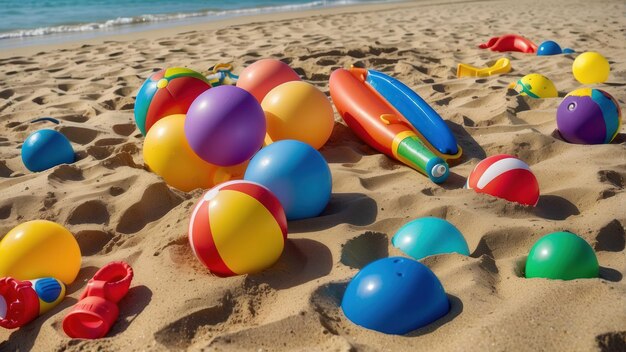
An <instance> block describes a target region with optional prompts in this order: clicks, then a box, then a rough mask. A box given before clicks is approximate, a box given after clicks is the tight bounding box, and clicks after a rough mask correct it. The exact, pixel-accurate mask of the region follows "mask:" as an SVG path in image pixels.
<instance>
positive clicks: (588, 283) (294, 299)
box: [0, 0, 626, 351]
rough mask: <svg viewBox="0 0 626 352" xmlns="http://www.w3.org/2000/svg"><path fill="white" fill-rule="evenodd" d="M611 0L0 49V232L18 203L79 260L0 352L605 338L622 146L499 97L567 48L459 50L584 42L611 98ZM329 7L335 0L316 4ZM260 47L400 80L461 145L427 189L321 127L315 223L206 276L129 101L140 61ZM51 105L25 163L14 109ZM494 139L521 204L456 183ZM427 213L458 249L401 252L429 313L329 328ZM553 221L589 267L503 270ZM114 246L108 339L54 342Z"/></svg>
mask: <svg viewBox="0 0 626 352" xmlns="http://www.w3.org/2000/svg"><path fill="white" fill-rule="evenodd" d="M624 11H625V7H624V4H623V2H622V1H602V2H600V1H597V2H590V1H581V0H575V1H566V0H558V1H550V2H547V1H546V2H544V1H533V0H531V1H523V2H519V1H470V2H458V3H453V2H445V3H442V4H434V3H433V2H421V3H420V2H415V3H410V4H403V5H401V6H400V5H384V6H380V5H378V6H376V7H362V8H349V9H343V10H341V11H340V10H334V11H322V12H315V13H308V14H304V15H303V14H300V15H299V18H297V19H293V18H292V19H290V18H289V17H290V16H291V17H293V16H295V15H293V14H292V15H290V16H288V15H281V16H282V17H281V18H271V21H263V20H262V19H255V20H254V22H253V23H247V22H250V21H247V22H246V21H245V20H238V21H239V22H236V23H231V24H228V22H224V23H222V24H221V25H220V26H219V27H216V26H215V25H207V26H206V28H203V27H202V26H196V27H194V28H192V29H185V30H181V29H168V30H167V31H160V32H156V33H135V34H133V35H132V36H127V37H124V38H113V39H110V38H109V39H105V40H104V41H103V40H102V39H100V40H94V41H90V42H89V43H87V44H83V43H78V44H67V45H62V46H59V47H57V48H51V47H46V48H41V49H40V50H36V49H34V48H29V49H28V50H27V51H28V52H27V51H24V50H22V51H20V50H15V51H13V52H6V51H5V52H3V53H2V57H3V58H2V59H0V123H1V126H2V127H1V128H2V133H1V135H0V190H1V193H2V198H1V199H0V234H5V233H6V232H7V231H8V230H10V229H11V228H12V227H14V226H16V225H17V224H19V223H21V222H24V221H27V220H32V219H39V218H42V219H49V220H53V221H57V222H59V223H61V224H63V225H65V226H67V228H68V229H69V230H70V231H72V233H74V234H75V236H76V238H77V239H78V242H79V244H80V246H81V249H82V253H83V268H82V270H81V272H80V275H79V278H78V279H77V281H76V282H75V283H74V284H72V285H71V286H70V287H69V297H68V298H67V299H66V300H65V301H64V302H63V303H62V304H61V305H60V306H58V307H57V308H55V309H53V310H52V311H51V312H49V313H47V314H45V315H44V316H42V317H40V318H38V319H37V320H36V321H34V322H32V323H31V324H29V325H27V326H26V327H24V328H22V329H20V330H16V331H7V330H0V350H1V351H15V350H20V351H29V350H34V351H95V350H99V351H115V350H124V351H135V350H148V351H153V350H154V351H161V350H191V351H196V350H246V351H250V350H252V351H256V350H264V351H276V350H303V351H312V350H318V351H415V350H423V351H431V350H437V351H488V350H492V351H515V350H517V351H522V350H528V351H540V350H546V351H593V350H612V348H613V350H619V349H620V348H622V350H623V348H624V346H625V344H626V342H625V340H626V285H625V284H624V279H623V276H624V274H626V255H625V254H626V252H625V250H624V247H625V234H624V224H625V223H626V211H625V208H626V192H625V191H624V186H625V179H626V149H625V148H624V147H625V137H624V134H623V131H624V128H623V127H622V133H621V134H620V135H618V137H617V138H616V140H615V141H614V142H613V143H612V144H610V145H600V146H582V145H572V144H568V143H565V142H563V141H562V140H560V139H559V138H557V137H556V134H555V133H554V132H555V129H556V123H555V114H556V109H557V107H558V105H559V103H560V101H561V99H560V98H553V99H542V100H534V99H531V98H528V97H520V96H517V95H515V94H511V93H510V92H509V93H507V89H506V86H507V85H508V84H509V83H510V82H511V81H515V80H517V79H518V78H520V77H522V76H523V75H525V74H528V73H533V72H537V73H542V74H544V75H546V76H548V77H550V78H551V79H552V80H553V81H554V83H555V84H556V86H557V88H558V90H559V92H560V94H561V96H563V95H564V94H566V93H567V92H569V91H571V90H573V89H576V88H578V87H579V86H580V85H579V83H578V82H576V81H575V79H574V77H573V76H572V74H571V70H570V68H571V64H572V61H573V59H574V57H575V56H573V55H561V56H554V57H537V56H534V55H527V54H521V53H507V54H500V53H494V52H491V51H487V50H481V49H478V48H477V47H476V46H477V44H479V43H482V42H484V41H486V40H487V39H488V38H490V37H491V36H495V35H501V34H506V33H519V34H522V35H524V36H526V37H528V38H530V39H532V40H534V41H535V42H537V43H540V42H541V41H543V40H546V39H552V40H555V41H557V42H558V43H560V44H561V45H562V46H564V47H571V48H574V49H576V50H578V51H585V50H596V51H599V52H601V53H603V54H604V55H605V56H606V57H607V58H608V59H609V61H610V63H611V67H612V72H611V76H610V79H609V81H608V82H607V83H605V84H600V85H597V86H596V87H598V88H601V89H604V90H606V91H608V92H609V93H611V94H612V95H613V96H614V97H615V98H616V99H617V100H618V101H619V103H620V104H621V105H622V107H623V106H624V104H625V101H626V89H625V87H626V36H625V32H624V31H625V28H626V17H624ZM333 12H336V13H333ZM501 56H506V57H509V58H510V59H511V61H512V66H513V71H512V72H511V73H509V74H507V75H504V76H492V77H488V78H483V79H473V78H464V79H457V78H456V76H455V73H456V64H457V63H459V62H464V63H468V64H472V65H476V66H482V65H487V64H490V63H492V62H494V61H495V60H496V59H497V58H499V57H501ZM266 57H274V58H279V59H281V60H283V61H285V62H287V63H289V64H290V65H291V66H292V67H293V68H294V69H296V71H297V72H298V73H299V74H300V75H301V76H302V77H303V78H304V79H305V80H306V81H308V82H311V83H313V84H315V85H316V86H317V87H319V88H320V89H322V90H323V91H324V92H328V77H329V75H330V73H331V72H332V70H333V69H335V68H338V67H349V65H351V64H357V65H363V66H366V67H370V68H375V69H377V70H380V71H383V72H386V73H388V74H390V75H392V76H394V77H396V78H398V79H400V80H402V81H403V82H405V83H406V84H407V85H409V86H410V87H412V88H413V89H415V90H416V91H417V92H418V93H419V94H420V95H421V96H422V97H423V98H424V99H425V100H426V101H428V102H429V103H430V104H431V105H432V106H433V107H434V108H435V109H436V110H437V111H438V112H439V113H440V114H441V115H442V116H443V117H444V118H445V119H446V120H447V121H448V123H449V125H450V127H451V128H452V130H453V132H454V133H455V134H456V136H457V137H458V139H459V143H460V145H461V146H462V147H463V149H464V152H465V154H464V158H463V160H462V161H461V163H460V164H459V165H456V166H454V167H453V168H452V169H451V170H452V175H451V177H450V178H449V180H448V181H447V182H446V183H445V184H443V185H441V186H438V185H435V184H434V183H432V182H430V181H429V180H428V179H427V178H426V177H424V176H422V175H421V174H419V173H417V172H415V171H413V170H410V169H409V168H407V167H405V166H403V165H400V164H399V163H397V162H394V161H392V160H391V159H389V158H388V157H386V156H384V155H381V154H379V153H377V152H375V151H374V150H373V149H371V148H370V147H368V146H367V145H365V144H364V143H363V142H361V141H360V140H358V139H357V137H355V136H354V135H353V134H352V132H351V131H350V130H349V129H348V128H347V127H346V126H345V125H344V124H342V122H340V118H339V116H338V115H336V119H337V121H338V122H337V123H336V125H335V129H334V132H333V135H332V137H331V139H330V141H329V142H328V143H327V144H326V146H324V147H323V148H322V149H321V152H322V154H323V155H324V156H325V158H326V159H327V161H328V162H329V164H330V167H331V170H332V175H333V196H332V200H331V202H330V204H329V205H328V207H327V209H326V211H325V212H324V213H323V214H322V215H321V216H320V217H318V218H314V219H307V220H301V221H293V222H290V223H289V241H288V244H287V246H286V250H285V252H284V254H283V256H282V258H281V259H280V261H279V262H278V263H277V264H276V265H275V266H274V267H272V268H271V269H269V270H266V271H264V272H262V273H260V274H256V275H248V276H239V277H232V278H218V277H215V276H212V275H210V274H208V273H207V272H206V270H204V268H203V267H202V265H201V264H200V263H199V262H198V261H197V260H196V259H195V258H194V256H193V253H192V251H191V249H190V247H189V245H188V240H187V225H188V219H189V216H190V213H191V210H192V208H193V205H194V204H195V202H196V201H197V200H198V199H199V197H200V196H201V194H202V191H201V190H196V191H194V192H191V193H182V192H179V191H176V190H174V189H171V188H169V187H168V186H167V185H166V184H165V183H163V182H162V180H161V179H160V178H159V177H158V176H156V175H154V174H152V173H150V172H148V171H147V170H146V168H145V166H144V163H143V159H142V154H141V148H142V143H143V137H142V136H141V135H140V133H139V131H138V130H137V129H136V128H135V124H134V119H133V106H134V95H135V94H136V92H137V90H138V89H139V87H140V85H141V84H142V82H143V81H144V79H145V78H146V77H147V76H148V75H149V74H150V73H151V72H152V71H155V70H157V69H161V68H165V67H168V66H169V67H171V66H186V67H190V68H193V69H196V70H199V71H203V72H207V70H208V68H209V67H211V66H212V65H213V64H215V63H217V62H231V63H233V64H234V65H235V67H236V72H240V71H241V69H243V67H245V66H246V65H248V64H250V63H252V62H254V61H256V60H258V59H261V58H266ZM41 116H53V117H55V118H58V119H60V120H61V124H60V125H59V126H56V127H54V128H55V129H57V130H59V131H61V132H63V133H64V134H65V135H66V136H67V137H68V138H69V139H70V140H71V141H72V142H73V146H74V148H75V150H76V151H77V153H78V156H79V159H80V160H79V161H78V162H76V163H75V164H73V165H63V166H59V167H56V168H54V169H51V170H48V171H45V172H41V173H31V172H29V171H27V170H26V169H25V168H24V166H23V165H22V163H21V159H20V150H19V148H20V146H21V143H22V142H23V140H24V138H25V137H26V136H27V135H28V134H29V133H31V132H33V131H34V130H36V129H38V128H43V127H51V125H47V124H45V123H40V124H36V125H33V124H30V123H29V121H30V120H32V119H34V118H37V117H41ZM499 153H509V154H514V155H517V156H519V157H520V158H522V159H523V160H525V161H527V162H528V164H529V165H530V167H531V168H532V170H533V171H534V172H535V174H536V176H537V178H538V180H539V184H540V188H541V194H542V196H541V198H540V200H539V203H538V205H537V207H535V208H526V207H522V206H519V205H514V204H512V203H509V202H506V201H504V200H500V199H495V198H492V197H489V196H486V195H479V194H476V193H474V192H473V191H470V190H465V189H463V184H464V183H465V178H466V177H467V176H468V174H469V173H470V171H471V170H472V169H473V167H474V166H475V165H476V164H477V163H478V161H480V160H481V159H483V158H485V157H486V156H490V155H494V154H499ZM422 216H438V217H442V218H445V219H447V220H449V221H450V222H452V223H453V224H454V225H456V226H457V227H458V228H459V229H460V230H461V232H462V233H463V234H464V236H465V237H466V239H467V242H468V244H469V248H470V251H471V253H472V254H471V256H469V257H464V256H460V255H442V256H436V257H430V258H427V259H425V260H423V262H424V263H425V264H427V265H428V266H429V267H430V268H431V269H432V270H433V271H434V272H435V273H436V274H437V275H438V277H439V278H440V280H441V281H442V283H443V286H444V287H445V289H446V291H447V293H448V294H449V297H450V299H451V302H452V310H451V312H450V313H449V314H448V315H447V316H445V317H444V318H442V319H440V320H438V321H437V322H435V323H434V324H432V325H429V326H427V327H425V328H422V329H419V330H416V331H414V332H412V333H410V334H408V335H406V336H389V335H383V334H379V333H376V332H372V331H368V330H365V329H362V328H360V327H358V326H355V325H353V324H352V323H350V322H349V321H348V320H347V319H346V318H345V317H344V316H343V314H342V312H341V310H340V308H339V306H338V304H339V302H340V299H341V297H342V293H343V290H344V289H345V285H346V283H347V281H348V280H349V279H350V278H351V277H352V276H353V275H354V274H355V273H356V272H357V271H358V269H359V268H361V267H363V266H364V265H365V264H366V263H368V262H370V261H372V260H374V259H377V258H380V257H384V256H387V255H400V253H399V252H398V251H397V250H396V249H395V248H393V247H392V246H391V244H390V238H391V237H392V236H393V234H394V233H395V232H396V231H397V230H398V229H399V227H400V226H402V225H403V224H404V223H406V222H407V221H409V220H412V219H414V218H417V217H422ZM560 230H568V231H572V232H574V233H577V234H579V235H581V236H582V237H584V238H585V239H586V240H587V241H588V242H589V243H590V244H592V246H593V247H594V249H595V250H596V253H597V256H598V259H599V262H600V265H601V270H600V276H601V278H598V279H586V280H574V281H567V282H564V281H548V280H543V279H532V280H530V279H524V278H522V277H521V268H523V263H524V258H525V256H526V254H527V253H528V251H529V249H530V247H531V246H532V244H533V243H534V242H535V241H536V240H537V239H538V238H540V237H541V236H543V235H545V234H547V233H550V232H553V231H560ZM112 260H125V261H127V262H128V263H130V264H131V265H132V266H133V267H134V269H135V275H136V276H135V280H134V282H133V288H132V289H131V291H130V293H129V295H128V296H127V297H126V298H125V299H124V300H123V301H122V302H121V303H120V310H121V315H120V318H119V320H118V322H117V324H116V325H115V326H114V327H113V329H112V330H111V332H110V334H109V337H107V338H105V339H101V340H97V341H71V340H70V339H68V338H67V337H66V336H65V334H64V333H63V331H62V329H61V325H60V323H61V321H62V319H63V317H64V316H65V314H66V313H67V312H68V310H69V308H70V307H71V306H72V305H73V304H74V303H76V300H77V298H78V296H79V295H80V293H81V292H82V290H83V288H84V286H85V283H86V281H87V280H88V279H89V278H91V276H92V275H93V274H94V272H95V271H96V270H97V268H99V267H100V266H102V265H104V264H106V263H108V262H109V261H112Z"/></svg>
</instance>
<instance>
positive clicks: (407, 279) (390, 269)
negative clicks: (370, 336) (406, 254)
mask: <svg viewBox="0 0 626 352" xmlns="http://www.w3.org/2000/svg"><path fill="white" fill-rule="evenodd" d="M341 309H342V310H343V313H344V314H345V315H346V317H347V318H348V319H350V321H352V322H353V323H355V324H357V325H360V326H362V327H364V328H367V329H371V330H376V331H380V332H383V333H386V334H398V335H399V334H406V333H408V332H410V331H412V330H415V329H418V328H421V327H423V326H426V325H428V324H430V323H432V322H434V321H436V320H437V319H439V318H441V317H442V316H444V315H446V314H447V313H448V312H449V311H450V301H449V300H448V296H447V295H446V292H445V291H444V289H443V286H442V285H441V282H440V281H439V279H438V278H437V276H435V274H434V273H433V272H432V271H431V270H430V269H429V268H428V267H427V266H425V265H424V264H422V263H420V262H418V261H415V260H413V259H409V258H402V257H390V258H383V259H379V260H377V261H375V262H372V263H370V264H368V265H367V266H365V267H364V268H363V269H361V271H359V272H358V273H357V274H356V275H355V276H354V278H352V280H351V281H350V283H349V284H348V287H347V288H346V291H345V293H344V295H343V299H342V301H341Z"/></svg>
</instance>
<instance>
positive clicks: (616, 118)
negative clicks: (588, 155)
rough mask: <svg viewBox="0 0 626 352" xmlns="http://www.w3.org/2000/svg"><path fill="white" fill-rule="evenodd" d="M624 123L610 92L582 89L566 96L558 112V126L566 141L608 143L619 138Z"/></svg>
mask: <svg viewBox="0 0 626 352" xmlns="http://www.w3.org/2000/svg"><path fill="white" fill-rule="evenodd" d="M621 121H622V113H621V110H620V107H619V104H618V103H617V101H616V100H615V98H613V97H612V96H611V95H610V94H609V93H607V92H605V91H603V90H600V89H593V88H581V89H577V90H574V91H572V92H570V93H569V94H568V95H566V96H565V98H564V99H563V101H562V102H561V105H559V108H558V109H557V111H556V125H557V128H558V129H559V133H560V134H561V136H562V137H563V139H565V140H566V141H568V142H570V143H576V144H606V143H611V141H612V140H613V139H614V138H615V136H617V133H618V132H619V129H620V125H621Z"/></svg>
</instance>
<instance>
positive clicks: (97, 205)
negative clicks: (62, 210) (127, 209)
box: [66, 200, 110, 225]
mask: <svg viewBox="0 0 626 352" xmlns="http://www.w3.org/2000/svg"><path fill="white" fill-rule="evenodd" d="M109 218H110V214H109V211H108V209H107V206H106V204H105V203H104V202H102V201H100V200H90V201H87V202H84V203H82V204H80V205H78V206H77V207H76V208H74V210H72V211H71V212H70V214H69V216H68V217H67V220H66V222H67V223H68V224H70V225H80V224H103V225H107V224H108V223H109Z"/></svg>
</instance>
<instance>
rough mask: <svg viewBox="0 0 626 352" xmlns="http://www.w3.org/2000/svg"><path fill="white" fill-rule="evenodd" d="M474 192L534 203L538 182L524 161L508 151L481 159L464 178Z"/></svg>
mask: <svg viewBox="0 0 626 352" xmlns="http://www.w3.org/2000/svg"><path fill="white" fill-rule="evenodd" d="M465 186H466V187H467V188H470V189H473V190H474V191H476V192H477V193H486V194H489V195H492V196H494V197H498V198H503V199H506V200H508V201H511V202H516V203H520V204H523V205H532V206H535V205H537V202H538V201H539V184H538V182H537V178H536V177H535V175H534V174H533V172H532V171H531V170H530V167H529V166H528V164H526V163H525V162H523V161H522V160H520V159H518V158H516V157H514V156H512V155H508V154H500V155H494V156H490V157H488V158H486V159H484V160H482V161H481V162H480V163H478V165H476V167H475V168H474V170H473V171H472V172H471V173H470V176H469V177H468V178H467V183H466V185H465Z"/></svg>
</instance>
